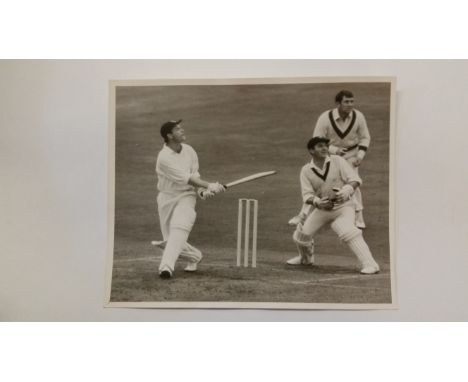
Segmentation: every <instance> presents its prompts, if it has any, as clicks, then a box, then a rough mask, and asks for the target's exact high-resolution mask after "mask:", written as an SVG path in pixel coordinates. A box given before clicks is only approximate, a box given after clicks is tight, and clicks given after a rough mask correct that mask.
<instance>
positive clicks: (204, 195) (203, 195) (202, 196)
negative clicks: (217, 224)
mask: <svg viewBox="0 0 468 382" xmlns="http://www.w3.org/2000/svg"><path fill="white" fill-rule="evenodd" d="M197 192H198V196H199V197H200V199H201V200H206V199H209V198H211V197H212V196H214V193H213V192H211V191H208V190H207V189H206V188H199V189H198V191H197Z"/></svg>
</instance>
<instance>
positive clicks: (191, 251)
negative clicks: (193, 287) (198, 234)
mask: <svg viewBox="0 0 468 382" xmlns="http://www.w3.org/2000/svg"><path fill="white" fill-rule="evenodd" d="M181 255H182V256H183V257H184V258H186V259H188V263H187V266H186V267H185V268H184V271H185V272H195V271H196V270H197V267H198V264H200V261H202V259H203V254H202V253H201V251H200V250H199V249H197V248H195V247H194V246H193V245H191V244H189V243H187V244H185V248H184V249H183V251H182V253H181Z"/></svg>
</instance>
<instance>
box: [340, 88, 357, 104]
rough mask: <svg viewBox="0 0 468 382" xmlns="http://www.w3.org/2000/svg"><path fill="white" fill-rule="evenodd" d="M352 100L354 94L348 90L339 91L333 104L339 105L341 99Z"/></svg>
mask: <svg viewBox="0 0 468 382" xmlns="http://www.w3.org/2000/svg"><path fill="white" fill-rule="evenodd" d="M344 97H346V98H354V94H353V93H351V92H350V91H349V90H341V91H340V92H339V93H338V94H337V95H336V96H335V102H336V103H341V101H343V98H344Z"/></svg>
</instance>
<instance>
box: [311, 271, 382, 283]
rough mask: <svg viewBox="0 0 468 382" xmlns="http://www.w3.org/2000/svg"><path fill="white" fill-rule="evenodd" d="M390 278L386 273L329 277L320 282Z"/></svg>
mask: <svg viewBox="0 0 468 382" xmlns="http://www.w3.org/2000/svg"><path fill="white" fill-rule="evenodd" d="M385 277H390V274H386V273H378V274H376V275H349V276H336V277H328V278H326V279H320V281H321V282H322V281H337V280H347V279H362V280H366V279H369V280H372V279H376V278H379V279H380V278H385Z"/></svg>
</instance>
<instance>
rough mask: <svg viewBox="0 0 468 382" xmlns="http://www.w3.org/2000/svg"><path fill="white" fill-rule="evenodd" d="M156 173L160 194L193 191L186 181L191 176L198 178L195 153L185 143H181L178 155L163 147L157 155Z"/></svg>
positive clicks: (165, 146) (193, 188)
mask: <svg viewBox="0 0 468 382" xmlns="http://www.w3.org/2000/svg"><path fill="white" fill-rule="evenodd" d="M156 173H157V174H158V190H159V191H160V192H168V193H179V192H185V191H195V187H193V186H191V185H190V184H188V181H189V178H190V177H191V176H192V175H196V176H198V177H200V174H199V172H198V156H197V153H196V152H195V150H194V149H193V148H192V147H191V146H189V145H187V144H185V143H182V150H181V151H180V153H177V152H175V151H174V150H172V149H171V148H169V147H168V146H167V145H164V147H163V148H162V150H161V151H160V152H159V154H158V160H157V161H156Z"/></svg>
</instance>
